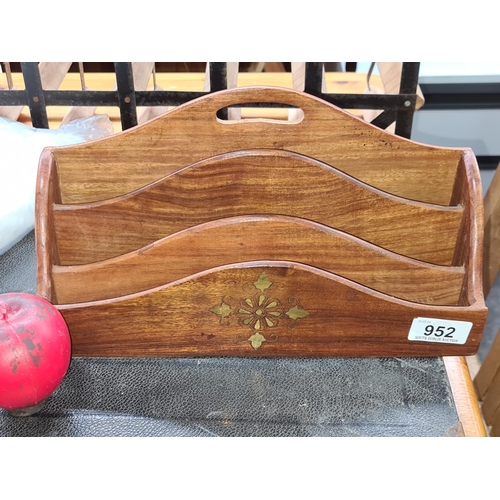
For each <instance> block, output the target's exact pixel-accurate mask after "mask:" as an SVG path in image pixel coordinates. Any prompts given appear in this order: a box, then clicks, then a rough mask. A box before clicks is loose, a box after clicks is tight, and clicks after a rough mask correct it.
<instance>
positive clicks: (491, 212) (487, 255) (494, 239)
mask: <svg viewBox="0 0 500 500" xmlns="http://www.w3.org/2000/svg"><path fill="white" fill-rule="evenodd" d="M484 217H485V219H484V220H485V228H484V230H485V243H484V267H483V271H484V272H483V285H484V295H485V296H487V295H488V294H489V292H490V290H491V288H492V286H493V284H494V282H495V279H496V277H497V275H498V272H499V271H500V170H499V168H498V167H497V170H496V172H495V175H494V176H493V179H492V181H491V184H490V187H489V189H488V191H487V192H486V195H485V197H484ZM474 386H475V389H476V392H477V395H478V398H479V400H480V401H481V402H482V405H481V411H482V414H483V417H484V420H485V422H486V424H487V425H488V426H491V428H490V436H497V437H498V436H500V334H497V335H496V337H495V340H494V341H493V344H492V346H491V348H490V350H489V352H488V354H487V356H486V358H485V359H484V362H483V363H482V364H481V367H480V369H479V371H478V373H477V375H476V377H475V378H474Z"/></svg>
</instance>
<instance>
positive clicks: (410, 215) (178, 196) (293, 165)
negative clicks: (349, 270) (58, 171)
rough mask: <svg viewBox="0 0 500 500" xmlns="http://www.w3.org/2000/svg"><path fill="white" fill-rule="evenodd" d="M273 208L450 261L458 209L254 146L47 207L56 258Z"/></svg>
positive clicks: (110, 251) (75, 259)
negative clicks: (86, 199) (110, 194)
mask: <svg viewBox="0 0 500 500" xmlns="http://www.w3.org/2000/svg"><path fill="white" fill-rule="evenodd" d="M273 213H276V214H281V215H290V216H294V217H302V218H305V219H309V220H313V221H316V222H320V223H322V224H325V225H327V226H331V227H335V228H336V229H339V230H341V231H345V232H348V233H350V234H353V235H355V236H358V237H359V238H362V239H364V240H367V241H370V242H371V243H374V244H375V245H378V246H381V247H384V248H386V249H388V250H391V251H393V252H396V253H399V254H402V255H406V256H409V257H412V258H415V259H419V260H423V261H426V262H431V263H433V264H440V265H450V264H451V261H452V258H453V253H454V251H455V243H456V241H457V236H458V230H459V228H460V224H461V219H462V208H461V207H441V206H437V205H428V204H423V203H417V202H412V201H409V200H405V199H403V198H398V197H396V196H393V195H390V194H387V193H383V192H381V191H378V190H376V189H374V188H373V187H371V186H368V185H366V184H363V183H361V182H359V181H357V180H356V179H354V178H352V177H349V176H347V175H346V174H344V173H342V172H340V171H338V170H336V169H334V168H332V167H329V166H328V165H326V164H324V163H321V162H318V161H316V160H313V159H311V158H307V157H304V156H301V155H298V154H296V153H290V152H286V151H272V150H267V151H265V150H253V151H244V152H239V153H230V154H226V155H222V156H219V157H215V158H211V159H208V160H204V161H202V162H200V163H197V164H195V165H192V166H190V167H187V168H185V169H183V170H181V171H179V172H176V173H174V174H171V175H170V176H168V177H166V178H164V179H161V180H159V181H157V182H155V183H154V184H152V185H149V186H147V187H146V188H143V189H141V190H139V191H136V192H135V193H132V194H129V195H126V196H122V197H119V198H115V199H113V200H107V201H104V202H102V203H94V204H88V205H79V206H75V205H63V206H56V207H55V220H56V229H57V239H58V242H59V251H60V255H61V261H62V263H63V264H64V265H75V264H86V263H91V262H95V261H99V260H103V259H108V258H110V257H115V256H118V255H121V254H124V253H127V252H130V251H133V250H136V249H139V248H141V247H143V246H145V245H148V244H150V243H153V242H155V241H156V240H159V239H161V238H163V237H165V236H168V235H170V234H173V233H175V232H177V231H180V230H182V229H185V228H187V227H192V226H195V225H197V224H202V223H205V222H208V221H211V220H216V219H220V218H224V217H232V216H237V215H249V214H273Z"/></svg>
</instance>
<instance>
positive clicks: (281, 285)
mask: <svg viewBox="0 0 500 500" xmlns="http://www.w3.org/2000/svg"><path fill="white" fill-rule="evenodd" d="M248 103H281V104H285V105H289V106H293V107H297V108H300V109H301V110H302V111H303V113H302V114H299V115H302V117H301V118H299V119H297V120H295V121H280V120H269V119H266V120H264V119H252V120H237V121H227V120H226V121H225V120H220V119H219V118H218V117H217V111H218V110H220V109H223V108H225V107H227V106H230V105H238V104H248ZM36 213H37V217H36V219H37V220H36V245H37V258H38V291H37V293H38V294H39V295H41V296H43V297H45V298H46V299H48V300H50V301H51V302H52V303H54V304H56V305H57V307H58V308H59V309H60V310H61V312H62V314H63V315H64V317H65V319H66V321H67V323H68V326H69V329H70V332H71V336H72V342H73V355H74V356H110V357H114V356H158V357H159V356H265V357H270V356H304V357H305V356H310V357H312V356H445V355H451V356H457V355H471V354H473V353H475V352H476V350H477V348H478V346H479V342H480V340H481V335H482V331H483V327H484V323H485V320H486V315H487V309H486V307H485V303H484V297H483V292H482V282H481V275H482V269H481V268H482V251H483V208H482V195H481V184H480V176H479V170H478V167H477V163H476V160H475V157H474V154H473V153H472V151H471V150H470V149H448V148H438V147H432V146H427V145H422V144H418V143H415V142H412V141H410V140H406V139H403V138H400V137H397V136H395V135H393V134H390V133H387V132H385V131H382V130H380V129H378V128H376V127H374V126H372V125H370V124H367V123H365V122H363V121H362V120H360V119H358V118H355V117H353V116H351V115H350V114H348V113H347V112H344V111H342V110H341V109H338V108H336V107H335V106H332V105H330V104H328V103H326V102H324V101H322V100H320V99H317V98H315V97H312V96H309V95H306V94H304V93H302V92H297V91H292V90H287V89H281V88H276V87H252V88H238V89H232V90H228V91H222V92H218V93H214V94H210V95H208V96H205V97H202V98H200V99H196V100H194V101H191V102H189V103H187V104H184V105H182V106H179V107H178V108H175V109H173V110H172V111H169V112H168V113H166V114H165V115H163V116H160V117H158V118H155V119H153V120H152V121H150V122H148V123H145V124H144V125H140V126H138V127H134V128H133V129H129V130H127V131H124V132H121V133H118V134H116V135H114V136H111V137H109V138H105V139H101V140H97V141H93V142H89V143H85V144H81V145H76V146H71V147H59V148H48V149H46V150H45V151H44V153H43V154H42V158H41V161H40V168H39V176H38V185H37V201H36ZM416 318H431V319H434V320H436V321H438V320H439V321H443V322H446V321H450V320H452V321H461V322H471V323H472V328H471V330H470V333H469V334H468V336H467V339H466V341H465V342H464V343H449V342H442V341H440V340H439V338H436V339H434V340H435V341H433V342H430V341H428V339H427V340H422V341H419V340H410V339H409V338H408V336H409V332H410V329H411V327H412V323H413V321H414V320H415V319H416ZM445 324H446V323H445Z"/></svg>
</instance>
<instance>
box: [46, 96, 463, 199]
mask: <svg viewBox="0 0 500 500" xmlns="http://www.w3.org/2000/svg"><path fill="white" fill-rule="evenodd" d="M262 102H263V103H281V104H285V105H288V106H296V107H298V108H300V109H302V110H303V111H304V117H303V119H302V120H300V121H297V122H288V121H283V120H252V119H248V120H240V121H222V120H219V119H218V118H217V116H216V113H217V111H218V110H220V109H222V108H225V107H227V106H230V105H237V104H244V103H262ZM214 138H217V139H216V140H214ZM253 148H264V149H282V150H288V151H293V152H297V153H301V154H304V155H305V156H310V157H313V158H315V159H317V160H319V161H322V162H325V163H327V164H329V165H331V166H335V167H336V168H338V169H339V170H342V171H344V172H346V173H347V174H349V175H352V176H353V177H356V178H357V179H359V180H361V181H363V182H365V183H367V184H369V185H371V186H373V187H376V188H378V189H381V190H384V191H388V192H390V193H393V194H395V195H397V196H402V197H405V198H410V199H415V200H418V201H423V202H429V203H436V204H441V205H448V204H449V203H450V196H451V192H452V188H453V183H454V180H455V176H456V171H457V165H458V161H459V159H460V156H461V151H460V150H458V149H457V150H453V149H446V148H438V147H432V146H425V145H421V144H417V143H415V142H412V141H410V140H406V139H403V138H400V137H397V136H395V135H392V134H388V133H387V132H384V131H382V130H380V129H378V128H377V127H374V126H372V125H370V124H367V123H366V122H364V121H363V120H361V119H358V118H356V117H354V116H352V115H350V114H349V113H347V112H345V111H343V110H341V109H339V108H336V107H335V106H333V105H330V104H328V103H326V102H325V101H322V100H321V99H318V98H315V97H313V96H310V95H306V94H304V93H302V92H298V91H293V90H289V89H280V88H277V87H251V88H237V89H231V90H227V91H222V92H218V93H214V94H210V95H208V96H205V97H202V98H200V99H196V100H193V101H191V102H189V103H187V104H184V105H181V106H179V107H177V108H175V109H173V110H171V111H169V112H168V113H167V114H165V115H163V116H160V117H158V118H156V119H154V120H151V121H150V122H148V123H146V124H144V125H142V126H140V127H137V128H133V129H129V130H127V131H124V132H120V133H118V134H115V135H113V136H111V137H109V138H106V139H101V140H97V141H93V142H90V143H85V144H80V145H76V146H71V147H60V148H55V149H54V156H55V159H56V163H57V166H58V173H59V179H60V182H61V194H62V201H63V203H85V202H92V201H98V200H104V199H107V198H110V197H115V196H120V195H122V194H123V193H127V192H131V191H133V190H136V189H139V188H141V187H143V186H145V185H147V184H150V183H151V182H154V181H156V180H158V179H160V178H162V177H164V176H165V175H168V174H170V173H172V172H175V171H176V170H179V169H180V168H184V167H186V166H188V165H191V164H192V163H195V162H197V161H200V160H203V159H206V158H209V157H212V156H215V155H219V154H223V153H227V152H232V151H240V150H247V149H253ZM430 155H431V156H430ZM430 158H432V162H431V163H429V162H430Z"/></svg>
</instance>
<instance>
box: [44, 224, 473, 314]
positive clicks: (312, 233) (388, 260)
mask: <svg viewBox="0 0 500 500" xmlns="http://www.w3.org/2000/svg"><path fill="white" fill-rule="evenodd" d="M253 260H283V261H292V262H300V263H303V264H308V265H310V266H314V267H317V268H319V269H323V270H325V271H328V272H332V273H335V274H338V275H340V276H343V277H346V278H349V279H350V280H353V281H356V282H358V283H361V284H363V285H365V286H367V287H370V288H373V289H376V290H379V291H381V292H384V293H386V294H388V295H392V296H395V297H400V298H403V299H406V300H409V301H414V302H420V303H423V304H447V305H456V304H457V301H458V298H459V295H460V291H461V288H462V282H463V277H464V270H463V268H462V267H446V266H435V265H432V264H428V263H425V262H421V261H417V260H414V259H411V258H408V257H405V256H401V255H397V254H395V253H392V252H389V251H387V250H384V249H382V248H379V247H377V246H375V245H373V244H371V243H368V242H366V241H363V240H361V239H359V238H356V237H354V236H351V235H349V234H346V233H342V232H340V231H337V230H335V229H331V228H328V227H326V226H322V225H321V224H318V223H315V222H311V221H307V220H304V219H298V218H293V217H285V216H252V217H250V216H247V217H233V218H229V219H222V220H217V221H214V222H209V223H206V224H202V225H199V226H196V227H194V228H190V229H186V230H184V231H181V232H179V233H176V234H174V235H171V236H167V237H166V238H163V239H162V240H159V241H157V242H155V243H153V244H151V245H148V246H146V247H143V248H141V249H139V250H137V251H134V252H131V253H128V254H126V255H122V256H119V257H115V258H112V259H108V260H104V261H100V262H97V263H93V264H86V265H81V266H54V269H53V279H54V283H55V286H56V289H57V300H58V302H59V303H60V304H62V303H75V302H87V301H92V300H102V299H106V298H112V297H117V296H122V295H127V294H131V293H135V292H139V291H142V290H147V289H150V288H154V287H157V286H160V285H163V284H165V283H170V282H173V281H175V280H179V279H182V278H187V277H189V276H191V275H194V274H196V273H199V272H203V271H205V270H208V269H211V268H215V267H219V266H223V265H227V264H234V263H237V262H246V261H253Z"/></svg>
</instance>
